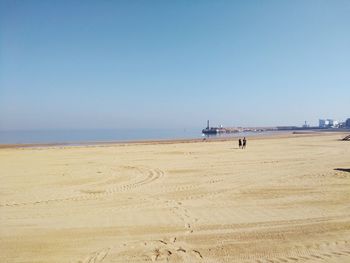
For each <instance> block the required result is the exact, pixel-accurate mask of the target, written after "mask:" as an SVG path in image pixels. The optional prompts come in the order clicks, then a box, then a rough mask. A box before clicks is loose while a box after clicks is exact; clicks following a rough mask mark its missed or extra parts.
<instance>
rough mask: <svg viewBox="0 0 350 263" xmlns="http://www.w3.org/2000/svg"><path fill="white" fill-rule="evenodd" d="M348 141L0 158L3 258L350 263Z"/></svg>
mask: <svg viewBox="0 0 350 263" xmlns="http://www.w3.org/2000/svg"><path fill="white" fill-rule="evenodd" d="M342 137H344V136H343V134H334V133H332V134H322V135H306V136H301V135H289V136H282V137H278V138H263V139H255V140H249V138H248V147H247V149H246V150H241V149H238V145H237V142H236V141H231V140H223V141H210V142H208V141H202V142H199V141H193V142H185V143H184V142H167V143H156V142H154V143H152V142H149V143H136V144H115V145H114V144H113V145H108V147H105V146H100V145H94V146H91V145H89V146H78V147H74V146H51V147H28V148H3V149H0V184H1V186H0V193H1V201H0V211H1V213H0V216H1V221H0V234H1V236H0V248H1V255H0V261H1V262H84V263H85V262H257V263H258V262H260V263H263V262H350V206H349V204H350V173H349V171H348V169H349V168H350V157H349V156H350V145H349V143H348V142H344V141H340V140H339V139H341V138H342Z"/></svg>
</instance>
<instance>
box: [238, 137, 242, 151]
mask: <svg viewBox="0 0 350 263" xmlns="http://www.w3.org/2000/svg"><path fill="white" fill-rule="evenodd" d="M238 146H239V149H241V148H242V140H241V138H239V140H238Z"/></svg>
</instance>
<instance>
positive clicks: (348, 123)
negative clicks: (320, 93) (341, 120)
mask: <svg viewBox="0 0 350 263" xmlns="http://www.w3.org/2000/svg"><path fill="white" fill-rule="evenodd" d="M345 127H346V128H350V118H348V119H346V121H345Z"/></svg>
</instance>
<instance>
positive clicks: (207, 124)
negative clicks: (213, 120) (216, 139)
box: [207, 120, 209, 129]
mask: <svg viewBox="0 0 350 263" xmlns="http://www.w3.org/2000/svg"><path fill="white" fill-rule="evenodd" d="M207 129H209V120H208V121H207Z"/></svg>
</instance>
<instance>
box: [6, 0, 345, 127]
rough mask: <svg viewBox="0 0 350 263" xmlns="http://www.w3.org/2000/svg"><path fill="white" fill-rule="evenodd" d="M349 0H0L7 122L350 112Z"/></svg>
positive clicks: (69, 123)
mask: <svg viewBox="0 0 350 263" xmlns="http://www.w3.org/2000/svg"><path fill="white" fill-rule="evenodd" d="M349 13H350V1H347V0H337V1H316V0H311V1H277V0H276V1H257V0H256V1H31V0H28V1H8V0H2V1H1V2H0V130H11V129H14V130H27V129H82V128H103V129H105V128H122V127H123V128H151V127H156V128H197V127H199V128H202V127H204V126H205V125H206V120H207V119H210V120H211V121H212V124H213V125H218V124H223V125H226V126H234V125H237V126H273V125H301V124H302V123H303V122H304V121H305V120H307V121H308V122H309V123H311V124H316V122H317V121H318V118H334V119H339V120H345V118H347V117H350V116H349V114H350V107H349V105H350V104H349V98H350V74H349V72H350V48H349V47H350V30H349V29H350V16H349Z"/></svg>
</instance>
